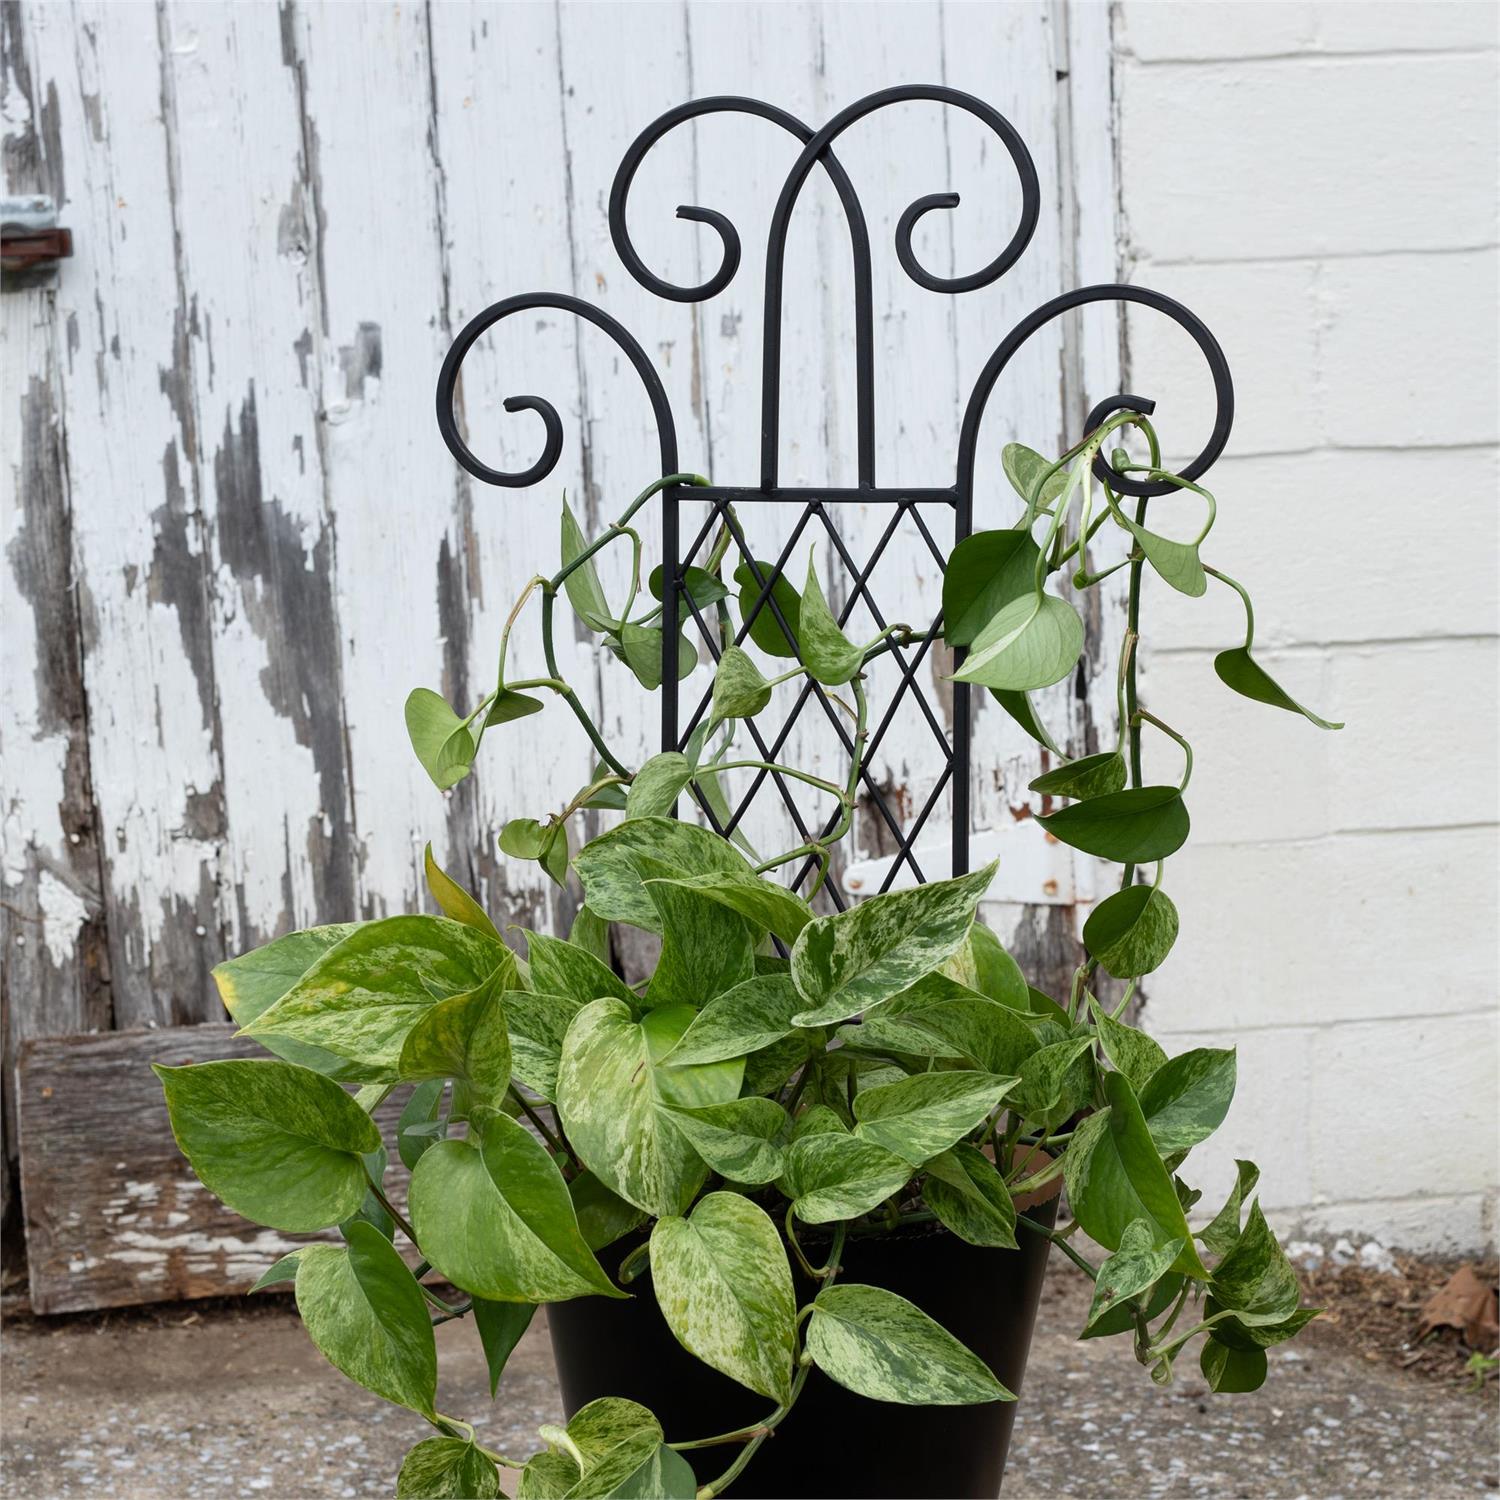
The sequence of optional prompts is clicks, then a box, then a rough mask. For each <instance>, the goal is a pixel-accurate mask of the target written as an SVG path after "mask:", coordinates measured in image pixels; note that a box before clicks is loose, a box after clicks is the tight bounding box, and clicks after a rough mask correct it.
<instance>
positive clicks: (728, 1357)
mask: <svg viewBox="0 0 1500 1500" xmlns="http://www.w3.org/2000/svg"><path fill="white" fill-rule="evenodd" d="M803 618H804V619H805V618H806V616H805V615H804V616H803ZM651 1281H652V1285H653V1287H654V1288H655V1291H656V1301H657V1305H658V1306H659V1307H660V1308H661V1312H662V1316H663V1317H664V1318H665V1319H666V1320H667V1326H668V1327H669V1328H670V1329H671V1330H672V1332H673V1334H674V1335H675V1336H676V1338H677V1342H678V1343H680V1344H681V1345H682V1346H683V1348H685V1349H686V1350H688V1352H689V1353H691V1354H695V1355H696V1356H697V1357H698V1358H699V1359H701V1360H702V1361H703V1362H704V1364H706V1365H711V1366H712V1367H713V1368H714V1369H715V1370H718V1371H720V1372H721V1373H722V1374H725V1375H727V1376H729V1378H730V1379H731V1380H737V1381H739V1383H740V1384H741V1385H743V1386H748V1387H749V1389H751V1390H752V1391H758V1392H759V1393H760V1394H761V1395H762V1396H766V1397H768V1398H769V1399H770V1400H772V1401H774V1402H776V1403H777V1404H781V1403H783V1402H785V1401H786V1399H787V1397H788V1396H789V1395H790V1394H791V1389H792V1365H793V1360H794V1356H795V1353H796V1342H797V1340H796V1317H797V1298H796V1294H795V1292H794V1291H793V1289H792V1271H791V1267H790V1266H789V1265H788V1264H787V1258H786V1246H785V1245H783V1244H782V1242H781V1236H780V1234H779V1233H778V1232H777V1230H776V1226H775V1224H773V1223H772V1222H771V1220H770V1218H769V1217H768V1216H767V1214H766V1212H765V1210H764V1209H762V1208H758V1207H757V1206H756V1205H755V1204H753V1203H751V1202H750V1200H749V1199H748V1198H742V1197H740V1196H739V1194H738V1193H710V1194H709V1195H708V1196H707V1197H706V1198H703V1199H702V1200H701V1201H700V1202H699V1203H698V1204H697V1206H696V1207H695V1208H694V1209H693V1212H692V1214H691V1215H690V1216H689V1217H688V1218H685V1219H682V1218H667V1219H659V1220H658V1221H657V1223H656V1227H655V1228H654V1229H653V1230H652V1231H651Z"/></svg>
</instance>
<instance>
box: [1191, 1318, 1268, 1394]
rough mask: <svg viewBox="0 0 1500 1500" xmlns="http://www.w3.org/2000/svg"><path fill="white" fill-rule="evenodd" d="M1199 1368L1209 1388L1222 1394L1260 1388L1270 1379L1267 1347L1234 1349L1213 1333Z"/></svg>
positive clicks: (1206, 1345)
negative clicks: (1267, 1365)
mask: <svg viewBox="0 0 1500 1500" xmlns="http://www.w3.org/2000/svg"><path fill="white" fill-rule="evenodd" d="M1198 1368H1199V1369H1200V1370H1202V1371H1203V1378H1204V1379H1205V1380H1206V1381H1207V1382H1208V1388H1209V1390H1211V1391H1215V1392H1217V1393H1218V1394H1220V1395H1225V1396H1227V1395H1231V1394H1236V1393H1240V1392H1244V1391H1258V1390H1259V1389H1260V1388H1261V1386H1263V1385H1264V1384H1265V1381H1266V1351H1265V1350H1264V1349H1231V1348H1230V1347H1229V1345H1228V1344H1225V1343H1221V1342H1220V1341H1219V1340H1218V1339H1217V1338H1215V1337H1214V1335H1213V1334H1212V1333H1210V1334H1209V1336H1208V1338H1207V1339H1206V1340H1205V1341H1204V1344H1203V1351H1202V1353H1201V1354H1200V1355H1199V1356H1198Z"/></svg>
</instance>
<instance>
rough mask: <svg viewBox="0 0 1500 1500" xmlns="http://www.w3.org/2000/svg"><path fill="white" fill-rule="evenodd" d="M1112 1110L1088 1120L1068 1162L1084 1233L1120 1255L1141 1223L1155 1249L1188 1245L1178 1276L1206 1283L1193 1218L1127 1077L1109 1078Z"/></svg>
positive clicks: (1106, 1090) (1106, 1088)
mask: <svg viewBox="0 0 1500 1500" xmlns="http://www.w3.org/2000/svg"><path fill="white" fill-rule="evenodd" d="M1103 1083H1104V1094H1105V1098H1106V1099H1107V1100H1108V1101H1109V1107H1108V1108H1107V1109H1102V1110H1099V1111H1098V1112H1097V1113H1096V1114H1092V1115H1089V1116H1088V1118H1087V1119H1085V1120H1084V1121H1083V1122H1082V1123H1081V1124H1080V1125H1079V1126H1078V1127H1077V1128H1076V1129H1075V1130H1074V1132H1073V1139H1072V1140H1071V1141H1070V1142H1069V1143H1068V1149H1067V1152H1066V1154H1065V1155H1064V1157H1063V1163H1064V1176H1065V1179H1066V1182H1067V1186H1068V1203H1069V1205H1070V1206H1071V1208H1072V1210H1073V1213H1074V1215H1075V1216H1076V1217H1077V1219H1078V1222H1079V1224H1080V1225H1081V1226H1082V1227H1083V1230H1084V1232H1085V1233H1086V1234H1087V1235H1088V1236H1089V1237H1090V1239H1092V1240H1094V1241H1095V1242H1096V1243H1098V1244H1100V1245H1103V1246H1104V1248H1105V1249H1106V1250H1118V1249H1119V1248H1120V1244H1121V1241H1122V1240H1123V1238H1124V1235H1125V1231H1126V1229H1128V1228H1129V1227H1130V1225H1131V1224H1132V1223H1133V1222H1134V1221H1135V1220H1136V1219H1144V1220H1146V1221H1147V1223H1148V1225H1149V1226H1150V1229H1151V1235H1152V1243H1153V1244H1154V1245H1169V1244H1171V1242H1172V1241H1173V1240H1181V1241H1182V1242H1183V1248H1182V1250H1181V1252H1180V1253H1179V1254H1178V1256H1177V1259H1176V1260H1175V1261H1174V1262H1173V1263H1172V1269H1173V1270H1175V1271H1182V1272H1184V1273H1185V1274H1187V1275H1189V1276H1192V1277H1195V1278H1198V1279H1200V1280H1206V1279H1207V1277H1208V1271H1207V1269H1206V1268H1205V1266H1204V1264H1203V1262H1202V1261H1201V1260H1200V1259H1199V1258H1198V1252H1197V1249H1196V1248H1195V1247H1194V1245H1193V1242H1192V1237H1191V1235H1190V1233H1189V1231H1188V1227H1187V1219H1186V1218H1185V1217H1184V1216H1183V1211H1182V1205H1181V1203H1179V1202H1178V1199H1177V1193H1176V1190H1175V1189H1174V1188H1173V1186H1172V1178H1171V1174H1170V1173H1169V1172H1168V1171H1167V1169H1166V1167H1165V1166H1164V1165H1163V1163H1162V1159H1161V1156H1160V1154H1159V1153H1158V1151H1157V1147H1156V1144H1155V1142H1154V1141H1153V1140H1152V1139H1151V1133H1150V1131H1149V1130H1147V1128H1146V1120H1145V1117H1144V1115H1143V1114H1142V1113H1141V1106H1140V1104H1139V1103H1137V1101H1136V1097H1135V1091H1134V1090H1133V1089H1132V1088H1131V1087H1130V1084H1129V1082H1128V1081H1127V1080H1126V1078H1125V1075H1124V1074H1123V1073H1106V1074H1105V1075H1104V1079H1103Z"/></svg>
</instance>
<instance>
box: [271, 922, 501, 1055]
mask: <svg viewBox="0 0 1500 1500" xmlns="http://www.w3.org/2000/svg"><path fill="white" fill-rule="evenodd" d="M492 976H497V977H496V981H495V982H496V984H497V986H498V987H499V988H502V989H503V988H504V987H505V986H507V985H509V984H512V983H514V978H515V957H514V955H513V954H512V953H511V951H510V949H509V948H507V947H506V946H505V944H504V943H501V942H498V941H497V940H496V939H495V938H493V937H491V936H489V935H488V934H487V933H483V932H480V931H477V930H476V929H475V928H473V927H468V926H465V925H464V924H463V923H461V922H450V921H448V920H447V919H446V918H444V917H424V916H401V917H386V918H384V919H383V920H381V921H378V922H365V923H363V924H361V925H360V926H359V927H357V928H356V929H355V930H354V931H353V932H351V933H350V934H349V936H348V937H346V938H345V939H344V940H343V942H341V943H339V944H338V945H337V946H336V947H334V948H330V949H329V951H328V952H327V953H325V954H324V955H323V957H322V958H320V959H319V960H318V961H317V962H316V963H315V964H314V965H313V966H312V967H311V968H310V969H309V970H308V971H307V972H306V973H305V974H304V975H303V976H302V977H301V978H300V979H299V980H298V981H297V983H296V984H295V985H293V986H292V988H291V989H290V990H288V991H287V993H286V994H285V995H283V996H282V997H281V999H280V1000H278V1001H277V1002H276V1004H275V1005H273V1006H271V1007H270V1009H269V1010H266V1011H264V1012H262V1014H261V1015H260V1016H259V1017H257V1019H256V1020H254V1021H253V1022H251V1024H250V1025H249V1026H247V1027H245V1028H244V1030H245V1034H246V1035H248V1036H253V1037H257V1038H258V1037H261V1036H284V1037H290V1038H291V1039H292V1040H293V1041H298V1042H308V1043H311V1044H312V1045H313V1046H316V1047H323V1048H326V1049H327V1050H328V1051H329V1052H332V1053H336V1054H337V1055H338V1056H339V1057H341V1058H343V1059H344V1064H345V1065H344V1068H343V1069H342V1070H341V1072H340V1074H339V1076H341V1077H347V1078H351V1079H357V1080H360V1081H362V1082H372V1083H394V1082H396V1080H397V1077H398V1065H399V1062H400V1057H401V1047H402V1044H403V1043H404V1042H405V1040H406V1034H407V1032H409V1031H410V1030H411V1028H412V1027H413V1026H414V1025H415V1024H416V1022H417V1020H418V1019H419V1018H420V1017H421V1015H422V1014H423V1013H424V1012H425V1011H427V1010H429V1009H430V1008H431V1007H432V1006H433V1005H434V1004H435V1003H436V1002H437V1001H439V1000H442V999H446V998H449V997H451V996H454V995H461V994H467V993H468V992H469V991H471V990H477V989H478V988H479V987H480V986H481V985H483V984H485V983H486V981H488V980H489V979H490V978H491V977H492Z"/></svg>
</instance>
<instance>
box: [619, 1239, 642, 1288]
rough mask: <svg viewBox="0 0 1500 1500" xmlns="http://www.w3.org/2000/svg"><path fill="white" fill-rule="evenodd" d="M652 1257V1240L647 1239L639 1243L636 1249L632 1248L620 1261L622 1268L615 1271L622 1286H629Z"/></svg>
mask: <svg viewBox="0 0 1500 1500" xmlns="http://www.w3.org/2000/svg"><path fill="white" fill-rule="evenodd" d="M650 1259H651V1241H650V1240H647V1241H646V1242H645V1243H644V1244H640V1245H637V1246H636V1247H635V1249H634V1250H632V1251H631V1252H630V1254H629V1255H627V1256H626V1257H625V1258H624V1259H623V1260H622V1261H621V1262H620V1269H619V1270H618V1271H617V1272H616V1273H615V1276H616V1278H617V1279H618V1281H619V1282H620V1284H621V1286H629V1285H630V1283H631V1282H632V1281H634V1280H635V1278H636V1277H637V1276H639V1275H640V1274H641V1269H642V1267H644V1266H645V1265H646V1263H647V1262H648V1261H649V1260H650Z"/></svg>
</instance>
